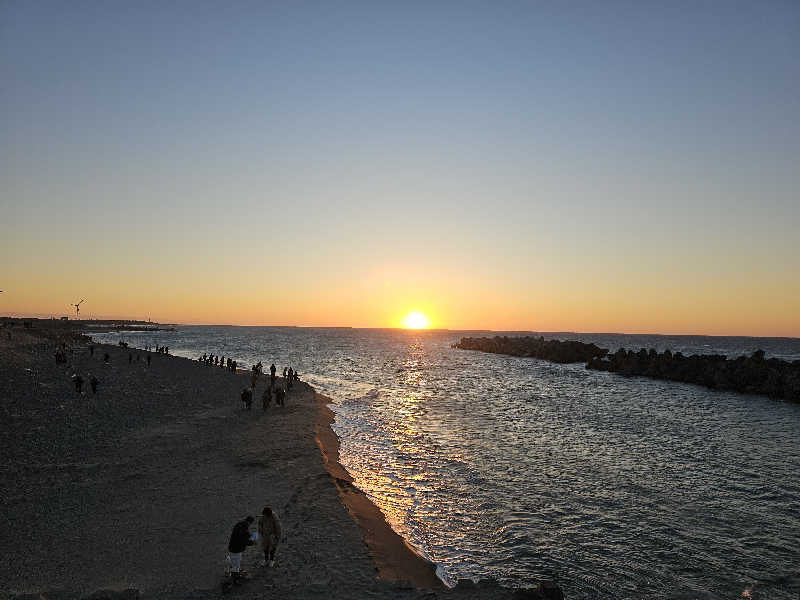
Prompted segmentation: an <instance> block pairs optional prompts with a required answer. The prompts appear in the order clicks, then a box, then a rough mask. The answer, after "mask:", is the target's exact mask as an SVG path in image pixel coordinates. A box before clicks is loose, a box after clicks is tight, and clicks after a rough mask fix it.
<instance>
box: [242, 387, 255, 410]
mask: <svg viewBox="0 0 800 600" xmlns="http://www.w3.org/2000/svg"><path fill="white" fill-rule="evenodd" d="M241 396H242V404H244V408H245V410H250V407H251V406H252V404H253V390H251V389H250V388H243V389H242V394H241Z"/></svg>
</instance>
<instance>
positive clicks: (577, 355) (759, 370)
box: [453, 336, 800, 402]
mask: <svg viewBox="0 0 800 600" xmlns="http://www.w3.org/2000/svg"><path fill="white" fill-rule="evenodd" d="M453 347H454V348H461V349H463V350H479V351H481V352H491V353H495V354H507V355H510V356H523V357H531V358H538V359H542V360H548V361H551V362H556V363H577V362H585V363H586V368H587V369H594V370H597V371H608V372H610V373H617V374H619V375H623V376H625V377H633V376H639V377H650V378H652V379H665V380H669V381H680V382H683V383H692V384H696V385H702V386H705V387H707V388H711V389H714V390H721V391H730V392H738V393H742V394H758V395H763V396H769V397H771V398H780V399H783V400H790V401H793V402H800V360H795V361H791V362H789V361H785V360H780V359H777V358H765V357H764V351H763V350H758V351H756V352H754V353H753V354H752V355H751V356H740V357H738V358H735V359H729V358H728V357H727V356H724V355H719V354H694V355H691V356H684V355H683V354H681V353H680V352H675V353H673V352H671V351H670V350H665V351H664V352H661V353H659V352H656V350H655V349H650V350H646V349H644V348H642V349H641V350H639V351H632V350H626V349H624V348H621V349H620V350H617V351H616V352H614V353H612V354H609V352H608V350H606V349H604V348H599V347H598V346H596V345H595V344H586V343H583V342H576V341H560V340H545V339H544V338H543V337H538V338H537V337H534V336H524V337H507V336H495V337H493V338H488V337H484V338H466V337H465V338H461V341H460V342H458V343H457V344H454V345H453Z"/></svg>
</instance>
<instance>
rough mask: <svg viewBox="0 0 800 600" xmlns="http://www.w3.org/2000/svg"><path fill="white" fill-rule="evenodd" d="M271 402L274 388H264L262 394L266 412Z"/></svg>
mask: <svg viewBox="0 0 800 600" xmlns="http://www.w3.org/2000/svg"><path fill="white" fill-rule="evenodd" d="M270 402H272V388H271V387H266V388H264V393H263V394H261V408H262V409H263V410H264V412H267V408H269V404H270Z"/></svg>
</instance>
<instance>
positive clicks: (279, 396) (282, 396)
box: [275, 385, 286, 406]
mask: <svg viewBox="0 0 800 600" xmlns="http://www.w3.org/2000/svg"><path fill="white" fill-rule="evenodd" d="M285 404H286V390H284V389H283V387H282V386H280V385H279V386H278V389H277V390H275V406H284V405H285Z"/></svg>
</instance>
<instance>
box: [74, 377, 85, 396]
mask: <svg viewBox="0 0 800 600" xmlns="http://www.w3.org/2000/svg"><path fill="white" fill-rule="evenodd" d="M72 383H74V384H75V391H76V392H78V393H79V394H82V393H83V377H81V376H80V375H78V374H77V373H75V374H74V375H73V376H72Z"/></svg>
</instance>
